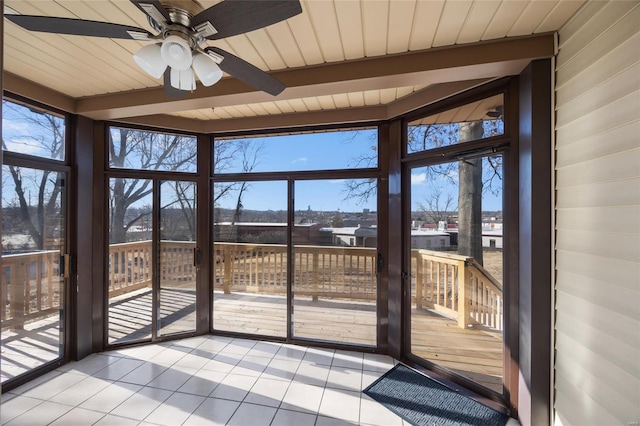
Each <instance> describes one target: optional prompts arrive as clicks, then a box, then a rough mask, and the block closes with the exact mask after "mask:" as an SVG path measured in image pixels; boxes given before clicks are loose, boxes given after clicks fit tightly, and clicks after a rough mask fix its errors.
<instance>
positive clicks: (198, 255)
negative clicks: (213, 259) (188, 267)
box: [193, 247, 202, 267]
mask: <svg viewBox="0 0 640 426" xmlns="http://www.w3.org/2000/svg"><path fill="white" fill-rule="evenodd" d="M201 261H202V251H201V250H200V249H199V248H198V247H194V248H193V266H195V267H198V266H200V262H201Z"/></svg>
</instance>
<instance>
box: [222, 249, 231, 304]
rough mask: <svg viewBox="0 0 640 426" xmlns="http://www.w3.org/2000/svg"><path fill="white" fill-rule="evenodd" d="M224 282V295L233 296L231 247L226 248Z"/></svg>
mask: <svg viewBox="0 0 640 426" xmlns="http://www.w3.org/2000/svg"><path fill="white" fill-rule="evenodd" d="M223 262H224V281H223V288H224V294H231V249H230V248H229V247H225V248H224V256H223Z"/></svg>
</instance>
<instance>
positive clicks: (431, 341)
mask: <svg viewBox="0 0 640 426" xmlns="http://www.w3.org/2000/svg"><path fill="white" fill-rule="evenodd" d="M477 123H478V124H477V125H478V126H481V122H477ZM502 176H503V173H502V156H501V155H495V156H490V157H483V158H468V159H464V160H461V161H459V162H451V163H443V164H439V165H434V166H428V167H422V168H415V169H412V171H411V183H412V184H411V210H412V212H411V216H412V218H411V219H412V220H411V292H412V293H411V300H412V306H411V352H412V353H413V354H414V355H417V356H419V357H421V358H424V359H426V360H428V361H431V362H433V363H436V364H438V365H440V366H442V367H445V368H447V369H449V370H451V371H452V372H454V373H457V374H459V375H462V376H464V377H466V378H468V379H471V380H473V381H475V382H477V383H479V384H480V385H482V386H485V387H487V388H489V389H491V390H493V391H495V392H497V393H500V394H501V393H502V378H503V360H502V353H503V345H502V342H503V330H504V328H503V311H504V307H503V298H502V284H503V280H502V271H503V252H502V247H503V244H502V230H503V210H502Z"/></svg>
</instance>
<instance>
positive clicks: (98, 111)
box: [75, 34, 554, 120]
mask: <svg viewBox="0 0 640 426" xmlns="http://www.w3.org/2000/svg"><path fill="white" fill-rule="evenodd" d="M553 52H554V42H553V35H551V34H545V35H537V36H530V37H522V38H509V39H503V40H499V41H490V42H482V43H474V44H468V45H460V46H454V47H448V48H433V49H428V50H424V51H419V52H410V53H404V54H398V55H387V56H383V57H374V58H366V59H361V60H355V61H345V62H340V63H329V64H324V65H318V66H312V67H304V68H298V69H289V70H283V71H277V72H273V73H271V75H273V76H274V77H275V78H277V79H279V80H280V81H282V82H283V83H284V84H285V85H286V86H287V89H285V91H284V92H282V93H281V94H280V95H278V96H275V97H274V96H271V95H269V94H266V93H264V92H261V91H257V90H255V89H254V88H252V87H250V86H248V85H246V84H244V83H242V82H240V81H238V80H236V79H233V78H226V79H223V80H222V81H220V82H219V83H217V84H216V85H214V86H212V87H198V89H197V90H196V91H194V92H192V93H190V94H189V95H188V96H187V97H186V98H183V99H170V98H167V97H166V96H165V94H164V90H163V89H162V88H156V89H147V90H138V91H132V92H126V93H116V94H111V95H102V96H93V97H87V98H82V99H78V100H77V103H76V109H75V112H76V113H77V114H81V115H85V116H87V117H90V118H93V119H97V120H117V119H121V118H125V117H136V116H144V115H156V114H167V113H172V112H176V111H189V110H195V109H203V108H214V107H223V106H230V105H242V104H249V103H260V102H270V101H275V100H286V99H300V98H305V97H312V96H320V95H333V94H341V93H350V92H358V91H363V90H377V89H384V88H396V87H406V86H413V85H425V84H426V85H430V84H439V83H446V82H453V81H459V80H472V79H482V78H495V77H503V76H506V75H512V74H517V73H519V72H520V71H521V70H522V69H523V68H524V66H526V64H527V63H528V62H529V61H531V60H533V59H539V58H548V57H552V56H553Z"/></svg>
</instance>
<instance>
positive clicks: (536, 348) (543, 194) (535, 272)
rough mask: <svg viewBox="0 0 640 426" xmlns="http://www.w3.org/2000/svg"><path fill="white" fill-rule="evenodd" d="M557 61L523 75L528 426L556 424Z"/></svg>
mask: <svg viewBox="0 0 640 426" xmlns="http://www.w3.org/2000/svg"><path fill="white" fill-rule="evenodd" d="M551 90H552V87H551V60H549V59H543V60H538V61H533V62H531V63H530V64H529V66H527V68H525V70H524V71H523V72H522V74H521V75H520V105H519V109H520V114H519V119H520V120H519V121H520V130H519V158H520V164H519V180H520V182H519V184H520V188H519V189H520V191H519V209H520V215H519V221H520V222H519V233H520V238H519V245H520V247H519V252H520V253H519V254H520V262H519V280H518V283H519V289H518V290H519V336H520V342H519V351H520V353H519V384H518V418H519V420H520V422H521V423H522V425H523V426H529V425H542V424H550V423H551V406H552V404H551V368H552V365H551V337H552V330H551V313H552V312H551V311H552V306H551V291H552V288H551V286H552V273H553V265H552V262H551V250H552V247H553V244H552V240H551V235H552V229H551V223H552V222H551V216H552V205H551V190H552V187H551V174H552V171H553V167H552V164H551V158H552V157H551V154H552V153H551V132H552V129H551V107H552V105H551Z"/></svg>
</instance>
